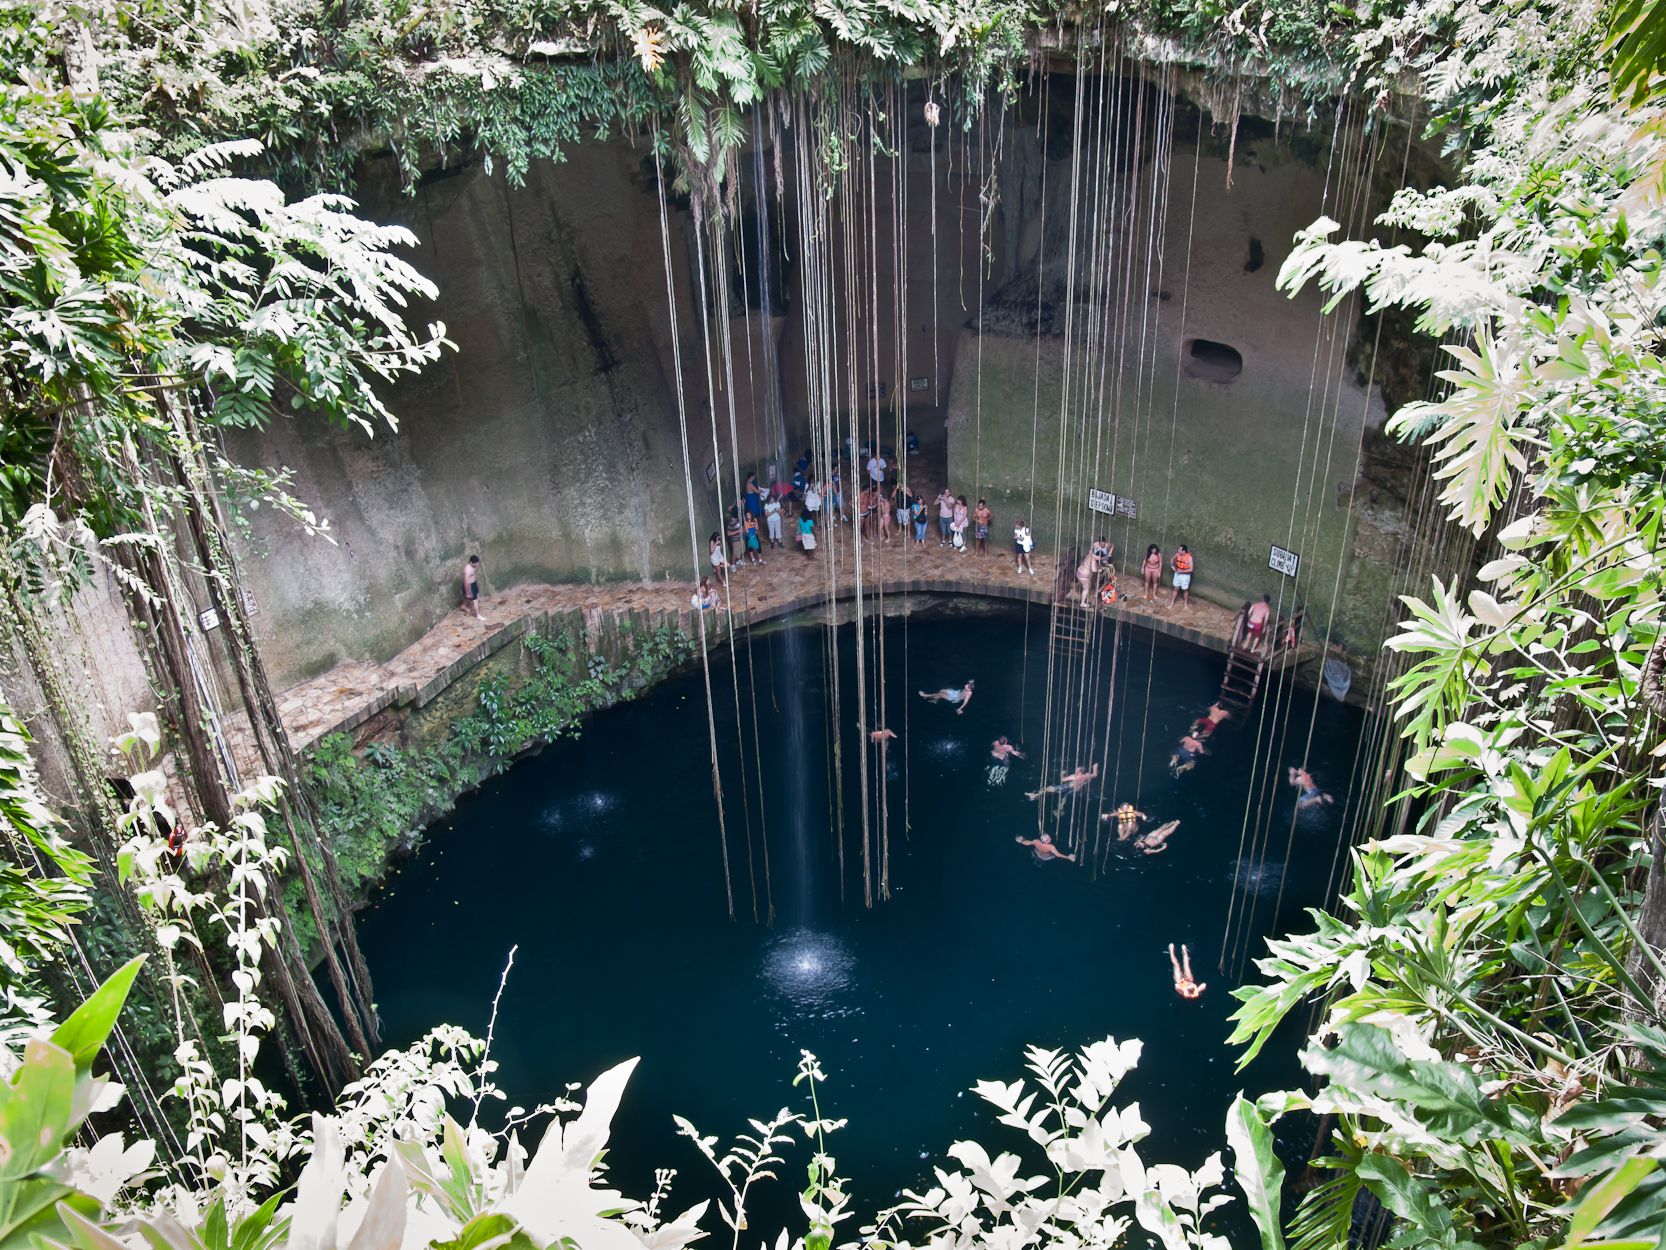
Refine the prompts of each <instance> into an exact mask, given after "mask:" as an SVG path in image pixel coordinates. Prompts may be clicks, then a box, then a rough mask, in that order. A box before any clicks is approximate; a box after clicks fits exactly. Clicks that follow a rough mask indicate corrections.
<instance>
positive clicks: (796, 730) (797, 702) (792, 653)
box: [777, 629, 819, 925]
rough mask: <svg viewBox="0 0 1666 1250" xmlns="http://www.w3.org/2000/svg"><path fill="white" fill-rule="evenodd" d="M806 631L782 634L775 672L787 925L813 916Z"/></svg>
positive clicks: (808, 920) (815, 763) (814, 762)
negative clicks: (787, 850)
mask: <svg viewBox="0 0 1666 1250" xmlns="http://www.w3.org/2000/svg"><path fill="white" fill-rule="evenodd" d="M808 633H809V631H808V630H805V629H788V630H786V631H785V632H784V633H783V634H782V635H781V652H780V660H781V671H780V673H778V675H777V676H778V678H779V680H780V687H779V689H780V694H781V701H782V711H783V712H784V716H783V720H784V721H785V730H786V732H785V734H784V735H783V737H784V739H785V743H786V748H787V757H786V761H785V769H784V772H785V774H786V776H787V778H788V782H787V784H788V787H789V795H788V800H787V805H786V818H787V832H788V837H787V845H789V846H790V847H791V848H792V856H793V869H794V871H793V873H792V878H791V879H792V882H793V887H792V897H791V898H790V899H789V900H788V901H787V907H786V909H785V911H784V915H783V919H784V920H786V922H787V923H788V924H789V925H808V924H810V923H811V922H812V921H813V920H814V919H815V897H814V885H815V873H814V871H813V869H812V866H811V856H812V854H813V851H812V839H811V837H810V829H811V820H812V814H811V811H810V778H811V777H812V776H814V775H815V772H816V770H817V768H818V765H819V761H817V760H816V759H815V758H813V757H812V755H811V751H810V735H809V733H808V732H807V731H806V729H805V721H806V719H807V718H808V708H807V706H806V704H807V703H808V700H806V699H805V698H804V697H803V696H804V695H805V694H806V693H807V692H808V690H809V687H810V686H811V685H812V682H811V669H810V660H809V657H808V656H807V655H806V652H807V650H808V647H807V638H806V635H807V634H808Z"/></svg>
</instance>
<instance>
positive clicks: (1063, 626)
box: [1052, 603, 1098, 662]
mask: <svg viewBox="0 0 1666 1250" xmlns="http://www.w3.org/2000/svg"><path fill="white" fill-rule="evenodd" d="M1097 615H1098V614H1097V613H1095V612H1094V611H1093V610H1092V609H1091V608H1084V607H1082V606H1081V605H1080V604H1077V603H1058V604H1054V605H1053V633H1052V647H1053V658H1054V659H1055V660H1063V661H1066V662H1068V661H1069V660H1071V659H1073V658H1075V657H1078V656H1083V655H1086V654H1087V650H1088V644H1089V643H1090V642H1091V641H1092V639H1093V630H1094V625H1095V623H1096V619H1097Z"/></svg>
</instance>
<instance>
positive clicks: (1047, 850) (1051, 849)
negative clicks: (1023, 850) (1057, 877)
mask: <svg viewBox="0 0 1666 1250" xmlns="http://www.w3.org/2000/svg"><path fill="white" fill-rule="evenodd" d="M1013 841H1015V842H1017V843H1018V845H1019V846H1027V847H1029V848H1030V849H1031V850H1032V851H1034V852H1035V857H1036V858H1037V859H1040V860H1048V859H1068V860H1069V861H1070V862H1071V863H1073V864H1074V863H1075V862H1076V856H1075V855H1074V854H1073V853H1069V852H1065V851H1061V850H1059V848H1058V847H1056V846H1054V845H1053V839H1052V836H1051V835H1049V834H1045V833H1044V834H1042V835H1041V836H1040V837H1039V838H1026V837H1024V836H1022V835H1020V836H1018V837H1016V838H1014V839H1013Z"/></svg>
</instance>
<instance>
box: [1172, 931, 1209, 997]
mask: <svg viewBox="0 0 1666 1250" xmlns="http://www.w3.org/2000/svg"><path fill="white" fill-rule="evenodd" d="M1182 961H1184V962H1182ZM1169 966H1170V967H1172V968H1173V969H1174V992H1175V993H1176V994H1178V995H1180V997H1181V998H1202V997H1203V991H1204V990H1206V989H1208V988H1209V987H1208V986H1207V985H1200V984H1198V982H1197V981H1196V980H1195V979H1194V978H1193V976H1192V953H1191V951H1189V950H1187V949H1186V947H1185V946H1184V945H1182V946H1181V947H1180V959H1176V958H1175V957H1174V943H1173V942H1170V943H1169Z"/></svg>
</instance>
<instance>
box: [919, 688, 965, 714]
mask: <svg viewBox="0 0 1666 1250" xmlns="http://www.w3.org/2000/svg"><path fill="white" fill-rule="evenodd" d="M920 697H921V698H922V699H924V700H925V701H926V702H927V703H953V704H956V705H957V706H956V707H955V710H954V711H955V715H956V716H959V715H960V714H961V713H962V712H964V711H965V710H966V705H967V704H968V703H970V702H971V701H972V683H971V681H970V680H968V681H967V683H966V684H965V685H964V686H961V687H960V688H959V689H958V690H951V689H949V688H947V687H945V688H944V689H942V690H932V691H926V690H922V691H920Z"/></svg>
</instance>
